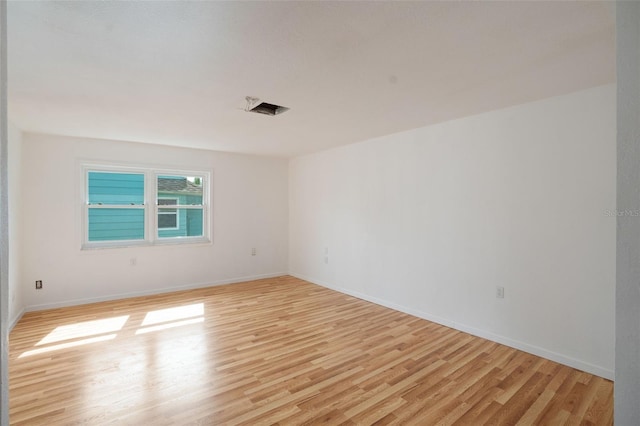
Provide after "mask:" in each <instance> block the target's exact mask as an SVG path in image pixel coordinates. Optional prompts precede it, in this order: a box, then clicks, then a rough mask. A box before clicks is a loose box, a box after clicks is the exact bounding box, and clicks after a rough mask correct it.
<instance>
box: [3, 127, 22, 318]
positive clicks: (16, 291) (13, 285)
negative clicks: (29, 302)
mask: <svg viewBox="0 0 640 426" xmlns="http://www.w3.org/2000/svg"><path fill="white" fill-rule="evenodd" d="M7 130H8V140H9V145H8V152H9V158H8V160H9V164H8V168H7V169H8V170H7V174H8V177H9V179H8V185H9V193H8V196H9V205H8V208H9V329H11V328H13V326H14V325H15V324H16V322H18V320H19V319H20V316H22V313H23V312H24V300H23V297H22V294H23V289H22V285H21V284H22V275H21V265H20V263H21V245H22V243H21V223H22V214H21V211H22V209H21V188H20V184H21V173H22V172H21V171H22V132H21V131H20V130H19V129H18V128H17V127H15V126H14V125H13V124H12V123H11V122H9V126H8V129H7Z"/></svg>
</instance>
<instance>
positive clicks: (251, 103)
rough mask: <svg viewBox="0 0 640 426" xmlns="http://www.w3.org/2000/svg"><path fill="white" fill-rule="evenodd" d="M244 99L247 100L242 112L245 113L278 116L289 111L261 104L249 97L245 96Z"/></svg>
mask: <svg viewBox="0 0 640 426" xmlns="http://www.w3.org/2000/svg"><path fill="white" fill-rule="evenodd" d="M245 99H246V100H247V106H246V108H245V109H244V110H245V111H247V112H255V113H258V114H264V115H278V114H282V113H283V112H287V111H289V108H287V107H283V106H280V105H276V104H270V103H268V102H262V101H261V100H260V99H258V98H252V97H251V96H247V97H246V98H245Z"/></svg>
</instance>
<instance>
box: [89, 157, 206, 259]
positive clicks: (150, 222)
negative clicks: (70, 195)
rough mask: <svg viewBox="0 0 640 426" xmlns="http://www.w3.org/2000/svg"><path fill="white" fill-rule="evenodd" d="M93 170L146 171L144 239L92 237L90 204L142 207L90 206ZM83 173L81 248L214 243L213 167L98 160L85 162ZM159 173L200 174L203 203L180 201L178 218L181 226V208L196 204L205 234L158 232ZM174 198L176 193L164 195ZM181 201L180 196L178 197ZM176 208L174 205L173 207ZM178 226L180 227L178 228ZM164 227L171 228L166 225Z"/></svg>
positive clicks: (117, 171) (176, 174)
mask: <svg viewBox="0 0 640 426" xmlns="http://www.w3.org/2000/svg"><path fill="white" fill-rule="evenodd" d="M89 172H106V173H140V174H144V203H143V207H144V220H145V227H144V239H142V240H116V241H89V207H91V208H141V207H140V206H139V205H138V206H130V205H129V206H126V205H125V206H114V205H108V206H106V205H105V206H104V207H102V206H96V205H91V206H89V203H88V195H89ZM81 173H82V179H81V182H82V190H81V192H80V194H81V196H80V201H81V204H82V215H81V217H82V220H81V223H82V225H81V227H82V232H81V233H82V243H81V249H82V250H88V249H101V248H123V247H134V246H155V245H175V244H210V243H211V210H210V199H211V195H210V193H211V175H212V173H211V171H209V170H202V169H195V170H184V169H174V168H169V167H167V168H165V167H151V166H149V167H146V166H128V165H113V164H103V163H94V162H84V163H82V166H81ZM158 176H185V177H187V176H198V177H200V178H201V179H202V183H201V184H202V205H197V206H181V205H176V219H177V222H176V223H177V225H178V226H179V224H180V222H179V219H180V217H179V214H180V213H179V209H180V208H195V209H201V210H202V236H194V237H162V238H160V237H159V236H158V230H159V229H158V226H157V217H158V216H157V215H158V207H159V206H158V204H157V201H156V200H157V199H158V198H157V195H158V187H157V181H158ZM162 198H172V197H162ZM178 201H179V200H178ZM172 208H173V207H172ZM176 229H178V228H176ZM162 230H170V229H169V228H162Z"/></svg>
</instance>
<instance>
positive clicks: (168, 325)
mask: <svg viewBox="0 0 640 426" xmlns="http://www.w3.org/2000/svg"><path fill="white" fill-rule="evenodd" d="M199 322H204V317H200V318H191V319H187V320H182V321H174V322H169V323H165V324H160V325H152V326H151V327H146V328H140V329H138V330H136V334H144V333H149V332H152V331H160V330H166V329H168V328H174V327H180V326H183V325H189V324H197V323H199Z"/></svg>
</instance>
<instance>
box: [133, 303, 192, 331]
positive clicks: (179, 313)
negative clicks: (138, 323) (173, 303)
mask: <svg viewBox="0 0 640 426" xmlns="http://www.w3.org/2000/svg"><path fill="white" fill-rule="evenodd" d="M203 315H204V304H203V303H194V304H192V305H185V306H177V307H175V308H167V309H159V310H157V311H150V312H148V313H147V315H146V316H145V317H144V320H143V321H142V327H145V326H149V325H155V324H160V323H165V322H171V321H178V320H184V319H187V318H194V317H201V316H203Z"/></svg>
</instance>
